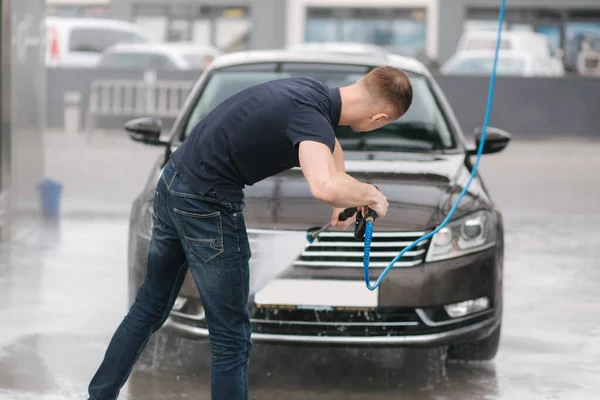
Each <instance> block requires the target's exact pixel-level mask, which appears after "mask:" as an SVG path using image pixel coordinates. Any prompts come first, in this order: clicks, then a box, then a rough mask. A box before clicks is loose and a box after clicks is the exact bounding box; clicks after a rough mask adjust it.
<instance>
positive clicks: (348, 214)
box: [306, 207, 360, 243]
mask: <svg viewBox="0 0 600 400" xmlns="http://www.w3.org/2000/svg"><path fill="white" fill-rule="evenodd" d="M356 211H357V208H356V207H350V208H346V209H345V210H344V211H342V212H340V214H339V215H338V219H339V220H340V221H345V220H347V219H348V218H352V216H353V215H354V214H356ZM359 214H360V213H359ZM329 228H331V222H330V223H328V224H326V225H323V226H322V227H321V228H319V229H318V230H316V231H313V232H309V233H307V234H306V239H307V240H308V242H309V243H312V242H314V241H315V239H316V238H317V236H319V235H320V234H321V233H323V232H325V231H326V230H327V229H329Z"/></svg>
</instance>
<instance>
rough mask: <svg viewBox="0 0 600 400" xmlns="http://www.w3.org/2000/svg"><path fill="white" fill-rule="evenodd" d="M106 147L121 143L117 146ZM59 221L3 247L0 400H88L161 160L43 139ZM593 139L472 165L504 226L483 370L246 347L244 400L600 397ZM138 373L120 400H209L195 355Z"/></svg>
mask: <svg viewBox="0 0 600 400" xmlns="http://www.w3.org/2000/svg"><path fill="white" fill-rule="evenodd" d="M117 135H118V134H117ZM46 147H47V150H48V151H47V154H46V164H47V169H46V171H47V175H48V176H49V177H52V178H54V179H57V180H59V181H61V182H63V183H64V184H65V192H64V202H63V218H62V219H61V220H60V221H59V222H58V223H47V224H46V225H44V226H42V227H41V228H40V229H39V230H32V231H29V232H27V233H26V234H24V235H21V236H19V237H18V238H16V239H15V241H14V242H13V243H10V244H7V245H5V246H4V247H3V248H2V249H1V250H0V321H1V322H0V324H1V325H0V326H1V329H0V399H15V400H20V399H23V400H25V399H27V400H29V399H41V400H55V399H56V400H58V399H84V398H87V397H86V386H87V384H88V382H89V380H90V378H91V376H92V375H93V373H94V372H95V370H96V368H97V367H98V365H99V363H100V361H101V359H102V356H103V354H104V351H105V349H106V345H107V343H108V341H109V340H110V337H111V335H112V333H113V331H114V329H115V328H116V326H117V324H118V323H119V322H120V321H121V318H122V317H123V315H124V313H125V312H126V311H127V309H126V307H127V298H126V284H127V273H126V254H127V253H126V251H127V247H126V246H127V214H128V211H129V206H130V203H131V200H132V199H133V197H134V196H135V195H136V194H137V192H138V191H139V190H140V188H141V186H142V183H143V180H145V179H146V177H147V171H148V168H149V167H150V165H151V163H152V162H153V161H154V157H155V156H156V155H157V154H158V152H159V151H160V150H158V149H157V148H150V147H144V146H142V145H139V144H136V143H132V142H130V141H129V140H127V139H125V138H123V137H122V136H116V135H113V136H102V135H98V136H96V137H95V138H93V139H92V140H91V141H88V140H84V139H83V138H82V137H72V138H67V137H64V136H62V135H60V134H49V135H48V137H47V142H46ZM598 152H600V142H583V141H548V142H518V141H517V142H514V143H512V144H510V145H509V147H508V149H507V150H506V151H505V152H503V153H501V154H498V155H493V156H487V157H485V158H484V159H483V160H482V161H481V164H480V165H481V170H482V172H483V174H484V178H485V180H486V183H487V185H488V186H489V189H490V191H491V192H492V196H493V197H494V198H495V199H496V201H497V202H498V203H499V205H500V207H502V209H503V211H504V216H505V225H506V259H505V288H506V289H505V290H506V292H505V318H504V322H503V336H502V341H501V348H500V352H499V353H498V356H497V358H496V359H495V361H494V362H492V363H487V364H482V365H468V364H466V365H465V364H453V363H450V364H448V365H446V366H444V365H443V363H441V362H440V360H439V359H437V358H436V356H437V354H435V353H432V352H427V351H423V350H398V349H361V350H352V349H349V350H342V349H316V348H310V347H308V348H306V347H303V348H302V349H298V348H294V347H282V346H256V348H255V350H254V352H253V355H252V361H251V368H250V369H251V374H250V375H251V377H250V397H251V398H252V399H260V400H262V399H265V400H267V399H268V400H271V399H286V400H287V399H291V400H294V399H350V400H355V399H356V400H358V399H361V400H362V399H411V400H412V399H414V400H417V399H418V400H421V399H431V400H455V399H456V400H459V399H460V400H463V399H482V400H483V399H486V400H492V399H493V400H499V399H503V400H520V399H524V400H530V399H531V400H538V399H539V400H541V399H552V400H554V399H561V400H562V399H569V400H570V399H573V400H587V399H600V378H599V376H600V366H599V365H598V361H599V360H600V344H599V343H600V342H599V341H598V339H597V338H598V337H599V335H600V308H599V307H598V305H599V304H600V291H599V290H598V285H599V283H600V261H599V260H600V230H598V228H597V227H598V226H599V225H600V202H599V201H598V198H600V175H599V174H597V171H598V170H600V157H598V155H597V154H598ZM178 345H179V355H178V356H173V357H171V358H167V359H166V360H165V361H164V362H163V363H162V364H161V365H160V367H158V368H156V369H152V370H148V369H144V368H138V369H136V371H135V372H134V373H133V375H132V376H131V378H130V380H129V381H128V383H127V384H126V386H125V387H124V388H123V391H122V395H121V397H120V398H122V399H130V400H142V399H144V400H146V399H161V400H166V399H209V398H210V397H209V394H208V393H209V392H208V380H207V376H208V370H207V368H208V367H207V365H208V360H207V357H206V355H207V353H206V346H205V345H202V344H197V343H194V342H189V341H180V342H179V343H178Z"/></svg>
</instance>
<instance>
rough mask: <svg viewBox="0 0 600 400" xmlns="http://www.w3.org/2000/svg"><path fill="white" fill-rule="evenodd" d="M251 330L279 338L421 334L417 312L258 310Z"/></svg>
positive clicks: (401, 310)
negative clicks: (283, 336) (276, 335)
mask: <svg viewBox="0 0 600 400" xmlns="http://www.w3.org/2000/svg"><path fill="white" fill-rule="evenodd" d="M251 315H252V318H251V321H252V330H253V331H254V332H259V333H271V334H278V335H309V336H325V335H326V336H386V335H398V334H411V333H419V332H422V331H423V329H424V328H426V327H425V325H424V324H423V323H422V322H421V320H420V318H419V317H418V315H417V314H416V312H415V310H414V309H388V310H385V309H382V310H377V311H373V310H364V311H362V310H358V311H357V310H347V311H346V310H302V309H277V308H255V309H254V310H252V311H251Z"/></svg>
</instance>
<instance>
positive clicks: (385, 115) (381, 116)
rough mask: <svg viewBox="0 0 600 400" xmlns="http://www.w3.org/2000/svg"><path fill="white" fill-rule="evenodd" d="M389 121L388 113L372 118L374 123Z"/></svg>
mask: <svg viewBox="0 0 600 400" xmlns="http://www.w3.org/2000/svg"><path fill="white" fill-rule="evenodd" d="M387 119H389V115H387V114H386V113H377V114H375V115H373V116H372V117H371V121H373V122H377V121H382V120H383V121H385V120H387Z"/></svg>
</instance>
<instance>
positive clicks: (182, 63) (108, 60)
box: [98, 42, 221, 70]
mask: <svg viewBox="0 0 600 400" xmlns="http://www.w3.org/2000/svg"><path fill="white" fill-rule="evenodd" d="M220 53H221V52H220V51H219V50H218V49H217V48H215V47H212V46H204V45H197V44H193V43H187V42H186V43H161V44H154V43H146V44H119V45H116V46H113V47H111V48H109V49H107V50H106V51H105V52H104V54H103V55H102V58H101V59H100V62H99V63H98V68H133V69H146V70H164V69H177V70H191V69H195V70H204V69H205V68H206V67H208V66H209V65H210V63H211V62H212V60H213V59H214V58H215V57H217V56H218V55H219V54H220Z"/></svg>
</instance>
